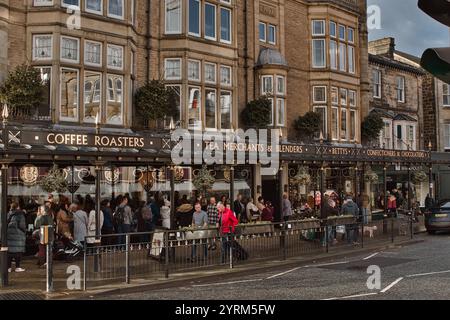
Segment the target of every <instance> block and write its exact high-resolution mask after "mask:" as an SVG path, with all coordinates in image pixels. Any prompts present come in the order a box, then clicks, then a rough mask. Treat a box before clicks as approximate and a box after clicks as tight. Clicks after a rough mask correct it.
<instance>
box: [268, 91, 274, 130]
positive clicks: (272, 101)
mask: <svg viewBox="0 0 450 320" xmlns="http://www.w3.org/2000/svg"><path fill="white" fill-rule="evenodd" d="M269 101H270V103H271V105H272V111H271V113H272V118H271V119H270V123H269V126H271V127H272V126H274V125H275V100H274V99H273V98H269Z"/></svg>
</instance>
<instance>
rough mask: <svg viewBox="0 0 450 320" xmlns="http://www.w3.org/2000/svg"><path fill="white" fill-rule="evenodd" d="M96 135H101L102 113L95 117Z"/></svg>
mask: <svg viewBox="0 0 450 320" xmlns="http://www.w3.org/2000/svg"><path fill="white" fill-rule="evenodd" d="M95 133H96V134H99V133H100V111H99V112H97V115H96V116H95Z"/></svg>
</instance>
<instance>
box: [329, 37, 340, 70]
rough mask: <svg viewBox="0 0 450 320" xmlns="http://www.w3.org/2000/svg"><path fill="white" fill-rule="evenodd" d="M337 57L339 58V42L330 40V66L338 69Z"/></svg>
mask: <svg viewBox="0 0 450 320" xmlns="http://www.w3.org/2000/svg"><path fill="white" fill-rule="evenodd" d="M337 59H338V48H337V42H336V41H334V40H331V41H330V67H331V69H333V70H337V68H338V66H337V63H338V62H337Z"/></svg>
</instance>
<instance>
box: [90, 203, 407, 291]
mask: <svg viewBox="0 0 450 320" xmlns="http://www.w3.org/2000/svg"><path fill="white" fill-rule="evenodd" d="M414 223H415V218H414V217H413V216H412V215H411V214H408V213H407V212H399V213H395V214H389V215H385V214H383V213H381V214H371V215H368V216H364V217H362V218H354V217H342V216H341V217H329V218H328V219H327V220H320V219H307V220H301V221H287V222H283V223H257V224H247V225H239V226H237V227H236V230H235V232H234V233H233V234H226V235H221V234H220V233H219V230H218V229H216V228H207V229H185V230H174V231H171V230H157V231H155V232H149V233H133V234H115V235H103V236H100V239H98V241H97V242H98V243H97V244H92V245H89V244H86V243H92V242H95V240H96V237H87V238H86V241H85V250H84V261H83V269H84V289H85V290H86V288H88V287H97V286H101V285H106V284H111V283H113V282H117V281H118V282H126V283H130V281H131V280H132V279H134V280H140V279H161V278H168V277H169V275H170V274H171V273H176V272H189V271H194V270H202V269H204V270H207V269H211V268H233V267H234V266H235V265H239V264H244V263H246V262H255V261H258V260H270V259H279V260H285V259H288V258H292V257H302V256H308V255H311V256H312V255H317V254H321V253H328V252H333V251H336V250H339V249H340V248H345V247H347V248H361V247H364V246H367V245H375V244H383V243H390V242H392V243H395V242H396V241H403V240H406V239H412V238H413V234H414V232H413V230H414Z"/></svg>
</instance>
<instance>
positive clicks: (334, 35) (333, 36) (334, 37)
mask: <svg viewBox="0 0 450 320" xmlns="http://www.w3.org/2000/svg"><path fill="white" fill-rule="evenodd" d="M332 25H334V34H333V33H332V32H331V26H332ZM329 28H330V31H329V33H330V38H333V39H336V38H337V31H338V29H337V23H336V22H334V21H330V25H329Z"/></svg>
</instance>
